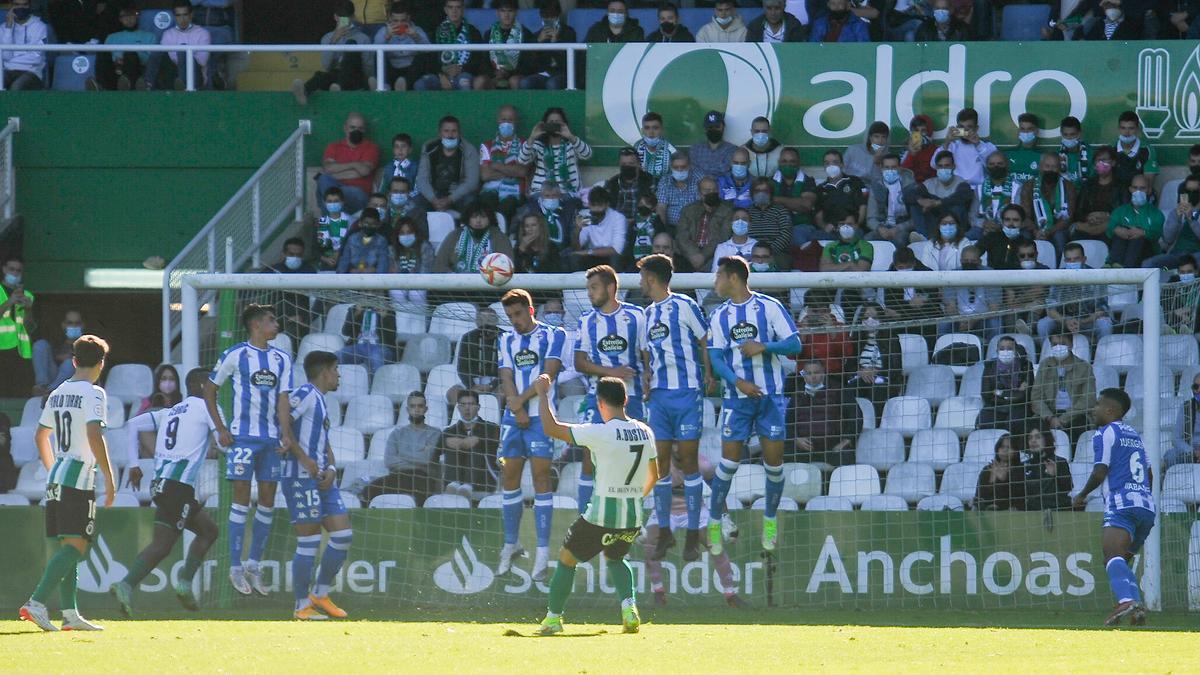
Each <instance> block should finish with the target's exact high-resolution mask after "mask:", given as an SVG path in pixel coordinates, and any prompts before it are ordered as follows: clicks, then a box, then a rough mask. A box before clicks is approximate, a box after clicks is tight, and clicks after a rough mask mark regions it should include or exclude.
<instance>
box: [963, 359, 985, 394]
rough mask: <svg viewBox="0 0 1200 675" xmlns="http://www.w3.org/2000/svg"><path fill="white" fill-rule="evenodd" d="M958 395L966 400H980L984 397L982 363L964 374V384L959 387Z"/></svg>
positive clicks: (968, 369)
mask: <svg viewBox="0 0 1200 675" xmlns="http://www.w3.org/2000/svg"><path fill="white" fill-rule="evenodd" d="M958 395H959V396H962V397H965V398H979V397H981V396H982V395H983V364H982V363H976V364H975V365H973V366H971V367H970V368H967V370H966V372H964V373H963V376H962V383H961V384H959V386H958Z"/></svg>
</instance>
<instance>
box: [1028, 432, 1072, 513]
mask: <svg viewBox="0 0 1200 675" xmlns="http://www.w3.org/2000/svg"><path fill="white" fill-rule="evenodd" d="M1020 441H1021V442H1022V444H1023V446H1024V447H1023V448H1022V450H1021V456H1022V459H1023V461H1022V464H1023V465H1024V468H1025V510H1026V511H1057V510H1060V509H1069V508H1071V465H1070V464H1068V463H1067V460H1065V459H1063V458H1062V457H1059V456H1058V455H1056V454H1054V437H1053V436H1051V435H1050V434H1049V433H1048V432H1046V431H1044V430H1042V429H1031V430H1030V431H1029V433H1028V434H1025V436H1024V437H1022V438H1021V439H1020Z"/></svg>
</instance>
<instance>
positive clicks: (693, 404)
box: [646, 389, 704, 441]
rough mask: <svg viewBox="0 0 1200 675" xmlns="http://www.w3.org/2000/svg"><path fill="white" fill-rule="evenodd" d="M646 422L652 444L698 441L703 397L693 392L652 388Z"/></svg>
mask: <svg viewBox="0 0 1200 675" xmlns="http://www.w3.org/2000/svg"><path fill="white" fill-rule="evenodd" d="M648 407H649V409H650V410H649V412H650V417H649V419H647V420H646V422H647V424H649V425H650V430H651V431H653V432H654V440H656V441H694V440H697V439H698V438H700V432H701V430H702V429H703V420H704V397H703V396H701V395H700V391H699V390H697V389H652V390H651V391H650V405H649V406H648Z"/></svg>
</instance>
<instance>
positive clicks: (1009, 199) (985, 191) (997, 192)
mask: <svg viewBox="0 0 1200 675" xmlns="http://www.w3.org/2000/svg"><path fill="white" fill-rule="evenodd" d="M1011 164H1012V162H1011V160H1010V159H1009V158H1008V157H1007V156H1005V154H1004V153H1003V152H1000V151H999V150H997V151H996V152H993V153H992V154H990V155H988V158H987V164H986V166H985V167H984V173H983V182H982V183H980V184H979V185H978V186H977V187H976V188H975V203H976V204H977V205H978V207H979V209H978V211H976V212H975V214H974V222H975V223H976V224H977V225H978V226H979V227H980V229H982V230H983V233H984V234H985V235H987V234H991V233H992V232H998V231H999V230H1000V227H1001V226H1000V213H1001V212H1002V211H1003V210H1004V209H1005V208H1006V207H1007V206H1008V205H1009V204H1018V203H1020V201H1021V182H1020V179H1019V178H1018V177H1017V176H1016V175H1015V174H1014V173H1013V172H1012V171H1011V170H1010V168H1009V167H1010V165H1011ZM1034 166H1037V162H1036V161H1035V162H1034ZM1022 212H1023V213H1024V209H1022Z"/></svg>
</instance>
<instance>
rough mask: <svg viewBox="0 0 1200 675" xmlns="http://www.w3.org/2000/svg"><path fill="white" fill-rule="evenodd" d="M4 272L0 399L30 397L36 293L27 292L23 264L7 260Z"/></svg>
mask: <svg viewBox="0 0 1200 675" xmlns="http://www.w3.org/2000/svg"><path fill="white" fill-rule="evenodd" d="M0 271H2V272H3V275H4V276H3V279H2V280H0V396H5V397H27V396H29V394H30V391H31V390H32V389H33V360H32V359H33V346H32V344H33V343H32V342H31V341H30V339H29V332H30V331H31V330H32V329H33V313H32V312H33V293H30V292H29V291H27V290H25V286H24V280H23V279H22V277H23V275H24V272H25V265H24V263H22V262H21V261H20V260H18V259H16V258H10V259H9V260H6V261H5V262H4V267H3V269H2V270H0Z"/></svg>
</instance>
